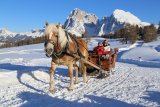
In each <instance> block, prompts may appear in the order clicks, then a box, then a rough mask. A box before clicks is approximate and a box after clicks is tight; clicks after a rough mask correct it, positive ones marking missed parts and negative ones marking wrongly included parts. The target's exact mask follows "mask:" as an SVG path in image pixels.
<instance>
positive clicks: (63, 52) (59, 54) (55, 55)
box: [49, 31, 85, 59]
mask: <svg viewBox="0 0 160 107" xmlns="http://www.w3.org/2000/svg"><path fill="white" fill-rule="evenodd" d="M65 33H66V36H67V40H68V41H67V43H66V46H65V47H64V48H63V49H62V50H61V51H60V52H53V53H52V57H53V58H54V59H59V58H62V57H63V56H64V55H66V54H67V55H69V56H71V57H74V58H75V55H78V56H80V58H85V56H83V55H82V53H81V52H80V48H79V43H78V41H77V38H76V37H75V36H74V35H71V34H69V33H68V32H67V31H65ZM69 37H70V38H71V39H72V40H73V41H74V42H75V43H76V49H77V50H76V51H75V52H70V51H69V50H68V48H69ZM49 42H50V43H52V44H53V45H55V44H54V43H53V42H52V41H49ZM57 47H59V45H58V37H57ZM75 59H77V58H75Z"/></svg>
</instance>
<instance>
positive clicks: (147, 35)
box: [144, 24, 157, 42]
mask: <svg viewBox="0 0 160 107" xmlns="http://www.w3.org/2000/svg"><path fill="white" fill-rule="evenodd" d="M156 39H157V30H156V28H155V27H154V25H153V24H151V25H150V26H145V27H144V42H151V41H153V40H156Z"/></svg>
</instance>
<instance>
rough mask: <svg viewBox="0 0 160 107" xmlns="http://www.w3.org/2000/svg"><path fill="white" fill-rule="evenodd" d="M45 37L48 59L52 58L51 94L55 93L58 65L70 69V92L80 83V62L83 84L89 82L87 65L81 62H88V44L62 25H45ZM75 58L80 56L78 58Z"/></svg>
mask: <svg viewBox="0 0 160 107" xmlns="http://www.w3.org/2000/svg"><path fill="white" fill-rule="evenodd" d="M44 36H45V38H46V42H45V46H44V47H45V53H46V56H47V57H52V60H51V67H50V83H49V84H50V88H49V90H50V92H51V93H54V92H55V83H54V82H55V80H54V71H55V69H56V67H57V66H58V65H65V66H67V67H68V72H69V77H70V85H69V87H68V90H73V89H74V84H75V83H78V70H79V69H78V65H77V64H76V62H77V61H79V65H80V67H79V68H81V73H82V76H83V82H84V83H86V82H87V74H86V64H85V63H84V62H83V61H82V60H80V58H83V60H85V61H87V60H88V49H87V44H86V42H85V41H84V40H83V39H81V38H75V36H74V35H71V34H70V33H68V32H67V31H65V29H64V28H63V26H62V25H60V24H48V23H46V25H45V31H44ZM75 56H79V57H80V58H77V57H75ZM73 68H75V71H76V77H75V82H74V78H73Z"/></svg>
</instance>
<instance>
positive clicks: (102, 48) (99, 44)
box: [96, 42, 104, 56]
mask: <svg viewBox="0 0 160 107" xmlns="http://www.w3.org/2000/svg"><path fill="white" fill-rule="evenodd" d="M96 52H97V54H98V55H99V56H102V55H103V52H104V46H103V44H102V43H101V42H99V43H98V46H97V47H96Z"/></svg>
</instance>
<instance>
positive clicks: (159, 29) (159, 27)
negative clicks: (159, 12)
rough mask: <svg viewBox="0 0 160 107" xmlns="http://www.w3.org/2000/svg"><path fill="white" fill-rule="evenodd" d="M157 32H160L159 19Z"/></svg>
mask: <svg viewBox="0 0 160 107" xmlns="http://www.w3.org/2000/svg"><path fill="white" fill-rule="evenodd" d="M157 34H160V21H159V24H158V30H157Z"/></svg>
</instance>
